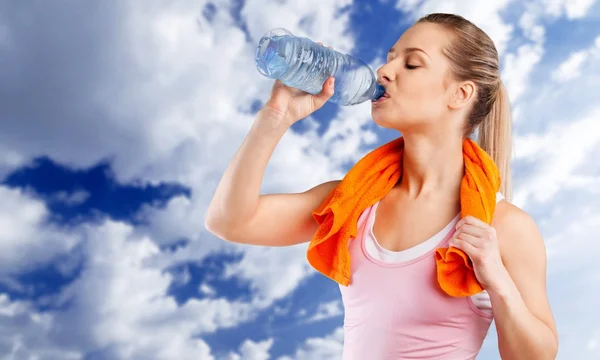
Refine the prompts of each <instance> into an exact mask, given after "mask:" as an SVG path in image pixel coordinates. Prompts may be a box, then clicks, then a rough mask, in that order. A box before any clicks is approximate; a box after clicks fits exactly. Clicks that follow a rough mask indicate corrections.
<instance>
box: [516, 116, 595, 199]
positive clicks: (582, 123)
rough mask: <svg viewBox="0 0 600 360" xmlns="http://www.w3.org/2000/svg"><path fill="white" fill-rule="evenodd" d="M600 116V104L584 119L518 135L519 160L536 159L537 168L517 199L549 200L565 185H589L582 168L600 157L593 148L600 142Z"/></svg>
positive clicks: (532, 160)
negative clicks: (599, 120)
mask: <svg viewBox="0 0 600 360" xmlns="http://www.w3.org/2000/svg"><path fill="white" fill-rule="evenodd" d="M599 118H600V109H598V108H597V109H594V110H592V111H589V112H588V113H587V114H586V115H585V116H583V117H582V118H580V119H573V120H572V121H571V122H561V123H553V124H552V125H551V126H550V128H549V130H548V131H547V132H546V133H542V134H537V133H529V134H523V135H517V136H516V138H515V147H516V148H517V149H518V151H517V158H516V159H515V160H518V161H524V162H533V163H535V165H534V166H535V170H534V172H533V173H532V174H530V175H529V176H527V177H526V178H524V179H522V181H521V182H520V183H519V184H518V185H519V186H518V189H516V191H515V197H514V201H513V202H514V203H515V204H518V205H520V206H524V205H525V204H526V203H527V201H528V198H529V197H530V196H531V197H533V199H532V200H535V201H537V202H541V203H546V202H548V201H550V200H551V199H553V198H554V196H555V194H556V193H557V192H558V191H559V190H560V189H562V188H565V187H566V188H573V187H575V188H580V187H582V186H585V185H588V184H589V181H585V179H586V178H587V176H586V174H585V173H582V171H584V170H585V164H587V163H589V162H590V161H593V159H594V158H596V154H595V152H593V150H594V149H596V150H598V146H599V145H600V131H598V130H600V127H599V126H598V119H599ZM596 152H597V151H596ZM595 176H597V174H596V175H595ZM596 179H597V178H596ZM582 180H584V181H582ZM596 181H597V180H596Z"/></svg>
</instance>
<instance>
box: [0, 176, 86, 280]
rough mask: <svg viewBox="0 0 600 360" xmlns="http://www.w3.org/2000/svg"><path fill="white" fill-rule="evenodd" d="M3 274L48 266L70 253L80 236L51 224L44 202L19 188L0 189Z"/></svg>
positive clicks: (0, 264) (0, 260)
mask: <svg viewBox="0 0 600 360" xmlns="http://www.w3.org/2000/svg"><path fill="white" fill-rule="evenodd" d="M0 199H2V201H1V202H0V274H3V275H8V274H15V273H19V272H21V271H25V270H29V269H32V268H34V267H36V266H41V265H44V264H47V263H48V262H49V261H51V260H53V259H54V258H55V257H56V256H57V255H59V254H63V253H67V252H69V251H70V250H71V249H73V248H74V247H75V245H77V243H78V242H79V235H78V234H77V233H74V232H66V231H63V230H62V229H60V228H58V227H57V226H55V225H52V224H50V223H48V216H49V215H50V213H49V211H48V209H47V208H46V206H45V205H44V203H43V202H42V201H40V200H37V199H34V198H33V197H31V196H30V195H28V194H26V193H24V192H23V191H21V190H18V189H10V188H7V187H5V186H0Z"/></svg>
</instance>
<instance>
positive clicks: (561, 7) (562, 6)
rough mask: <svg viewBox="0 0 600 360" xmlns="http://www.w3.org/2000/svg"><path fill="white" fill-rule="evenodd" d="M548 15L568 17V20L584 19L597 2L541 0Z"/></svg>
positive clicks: (587, 0)
mask: <svg viewBox="0 0 600 360" xmlns="http://www.w3.org/2000/svg"><path fill="white" fill-rule="evenodd" d="M540 2H541V3H542V4H543V5H544V8H545V9H546V13H547V14H549V15H552V16H555V17H559V16H562V15H566V17H567V18H568V19H578V18H583V17H585V16H586V15H587V14H588V11H589V10H590V9H591V8H592V6H593V5H594V3H595V2H596V0H541V1H540Z"/></svg>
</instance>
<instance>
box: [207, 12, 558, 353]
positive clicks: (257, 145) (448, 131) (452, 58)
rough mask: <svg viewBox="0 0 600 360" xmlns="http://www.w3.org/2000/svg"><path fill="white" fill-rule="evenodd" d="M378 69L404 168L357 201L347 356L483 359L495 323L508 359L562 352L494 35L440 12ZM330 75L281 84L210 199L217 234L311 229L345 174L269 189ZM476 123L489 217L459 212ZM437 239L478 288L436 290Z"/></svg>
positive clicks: (306, 232)
mask: <svg viewBox="0 0 600 360" xmlns="http://www.w3.org/2000/svg"><path fill="white" fill-rule="evenodd" d="M377 76H378V82H379V83H380V84H382V85H383V86H384V87H385V89H386V95H385V97H384V98H382V99H380V100H379V101H375V102H373V104H372V117H373V120H374V121H375V123H377V124H378V125H380V126H382V127H385V128H389V129H393V130H397V131H399V132H400V133H401V134H402V137H403V139H404V148H403V153H402V161H401V163H402V165H401V168H402V171H401V173H402V176H401V177H400V178H399V179H398V181H397V183H395V184H393V187H392V188H391V189H390V190H389V192H387V193H386V194H385V196H383V197H382V198H381V199H379V200H378V201H377V202H375V203H374V204H372V205H370V206H369V207H367V208H366V209H364V211H362V212H361V214H360V218H359V219H358V224H357V232H356V236H355V238H354V239H353V240H352V241H350V242H349V244H348V253H349V254H350V257H351V276H352V281H351V282H350V283H349V284H347V286H346V285H344V286H342V285H340V291H341V294H342V300H343V303H344V309H345V315H344V329H345V338H344V352H343V358H344V359H346V360H348V359H360V360H364V359H371V360H380V359H451V360H460V359H474V358H475V357H476V356H477V354H478V352H479V351H480V348H481V346H482V343H483V340H484V338H485V336H486V334H487V333H488V330H489V327H490V325H491V323H492V320H495V326H496V329H497V333H498V345H499V352H500V355H501V356H502V358H503V359H527V360H529V359H532V360H533V359H535V360H542V359H554V358H555V357H556V355H557V348H558V339H557V331H556V326H555V322H554V319H553V315H552V312H551V309H550V306H549V302H548V299H547V293H546V282H545V279H546V257H545V246H544V242H543V240H542V237H541V235H540V233H539V231H538V229H537V227H536V224H535V223H534V221H533V220H532V218H531V217H530V216H529V215H528V214H526V213H525V212H524V211H523V210H521V209H519V208H518V207H516V206H515V205H513V204H511V203H510V200H511V196H512V194H511V183H510V176H511V174H510V155H511V151H512V148H511V141H512V140H511V118H510V109H509V104H508V98H507V95H506V92H505V89H504V87H503V85H502V82H501V79H500V72H499V60H498V54H497V51H496V48H495V46H494V43H493V42H492V40H491V39H490V38H489V37H488V36H487V35H486V34H485V33H484V32H483V31H482V30H481V29H480V28H478V27H477V26H475V25H474V24H472V23H471V22H469V21H467V20H466V19H464V18H462V17H460V16H456V15H452V14H430V15H428V16H425V17H423V18H422V19H420V20H419V21H417V22H416V23H415V24H414V25H413V26H411V27H410V28H409V29H407V30H406V31H405V32H404V33H403V34H402V36H401V37H400V39H399V40H398V41H397V42H396V43H395V44H394V45H393V47H392V48H391V50H390V52H389V54H388V57H387V62H386V64H385V65H383V66H382V67H381V68H379V69H378V71H377ZM333 80H334V79H329V80H328V81H327V82H325V84H324V86H323V90H322V92H321V93H320V94H318V95H314V96H313V95H310V94H307V93H303V92H301V91H298V90H295V89H292V88H289V87H287V86H285V85H283V84H282V83H281V82H279V81H276V82H275V84H274V86H273V90H272V94H271V97H270V99H269V100H268V101H267V103H266V104H265V105H264V107H263V108H262V109H261V110H260V111H259V113H258V116H257V117H256V119H255V122H254V124H253V126H252V129H251V131H250V133H249V134H248V136H247V137H246V139H245V141H244V142H243V144H242V145H241V148H240V149H239V151H238V152H237V154H236V155H235V157H234V158H233V160H232V161H231V163H230V164H229V167H228V168H227V170H226V171H225V174H224V176H223V178H222V179H221V182H220V184H219V186H218V188H217V191H216V193H215V195H214V198H213V200H212V202H211V204H210V207H209V209H208V212H207V217H206V226H207V228H208V229H209V230H210V231H211V232H213V233H214V234H216V235H217V236H219V237H221V238H223V239H226V240H228V241H232V242H236V243H241V244H252V245H263V246H289V245H294V244H299V243H305V242H310V241H311V239H313V237H314V236H315V233H316V232H317V231H318V230H319V224H317V223H316V222H315V218H314V217H313V211H314V210H315V209H316V208H318V207H319V206H320V205H321V204H323V202H324V201H326V199H328V196H329V195H331V194H332V191H333V190H334V189H336V187H337V186H338V185H339V184H340V181H338V180H336V181H330V182H326V183H323V184H320V185H318V186H316V187H314V188H312V189H310V190H308V191H306V192H303V193H298V194H268V195H260V193H259V191H260V186H261V182H262V179H263V175H264V171H265V168H266V165H267V162H268V161H269V159H270V157H271V154H272V152H273V150H274V148H275V147H276V145H277V143H278V142H279V140H280V139H281V137H282V135H283V134H284V133H285V132H286V131H287V130H288V129H289V128H290V126H291V125H292V124H293V123H295V122H297V121H300V120H301V119H303V118H305V117H307V116H308V115H310V114H311V113H313V112H314V111H316V110H318V109H319V108H320V107H321V106H322V105H323V104H324V103H325V102H326V101H327V100H328V99H329V98H330V97H331V95H332V94H333V89H334V82H333ZM475 130H478V133H479V145H480V146H481V148H482V151H485V153H487V154H489V156H490V158H491V159H493V162H494V163H495V164H496V165H497V169H498V171H499V174H500V177H501V179H502V183H501V186H500V187H499V189H498V193H497V194H496V195H497V196H496V201H497V203H496V204H495V205H496V206H495V212H494V213H493V221H491V222H490V223H489V224H488V223H486V222H484V221H481V220H478V219H477V218H474V217H472V216H466V217H462V218H461V216H460V211H461V202H460V197H461V186H462V185H461V184H463V179H464V176H465V167H466V164H465V158H464V154H463V146H464V143H465V139H467V138H468V137H469V136H471V135H472V134H474V131H475ZM441 246H448V247H453V248H456V249H460V250H461V251H464V253H465V254H466V255H467V256H468V257H469V259H470V260H471V261H472V266H473V271H474V274H475V276H476V279H477V281H478V282H479V284H480V285H481V287H482V289H483V290H482V291H479V292H477V293H475V294H471V295H469V296H458V297H457V296H450V295H448V294H447V293H445V292H443V291H441V290H440V288H439V286H438V284H437V283H436V282H435V273H436V269H435V267H436V260H435V257H434V252H435V250H436V249H437V248H440V247H441Z"/></svg>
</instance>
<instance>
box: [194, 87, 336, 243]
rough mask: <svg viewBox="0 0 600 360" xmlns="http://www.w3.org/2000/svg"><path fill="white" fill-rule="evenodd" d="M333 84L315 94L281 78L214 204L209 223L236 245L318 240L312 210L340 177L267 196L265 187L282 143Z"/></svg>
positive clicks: (225, 173) (226, 176)
mask: <svg viewBox="0 0 600 360" xmlns="http://www.w3.org/2000/svg"><path fill="white" fill-rule="evenodd" d="M330 82H331V79H329V80H328V81H327V82H325V84H324V85H323V90H322V92H321V93H320V94H318V95H314V96H313V95H310V94H307V93H304V92H300V91H298V90H295V89H291V88H289V87H287V86H285V85H283V84H281V83H280V82H279V81H276V82H275V84H274V87H273V92H272V95H271V98H270V99H269V101H268V102H267V103H266V104H265V106H264V107H263V108H262V109H261V110H260V111H259V112H258V114H257V116H256V118H255V121H254V123H253V125H252V127H251V129H250V132H249V133H248V135H247V136H246V138H245V139H244V141H243V142H242V144H241V146H240V148H239V149H238V151H237V152H236V154H235V156H234V157H233V159H232V160H231V162H230V163H229V165H228V167H227V169H226V170H225V172H224V174H223V177H222V178H221V181H220V182H219V184H218V186H217V189H216V191H215V194H214V197H213V199H212V201H211V203H210V205H209V207H208V211H207V213H206V218H205V226H206V228H207V229H208V230H209V231H210V232H211V233H213V234H214V235H216V236H218V237H220V238H222V239H224V240H228V241H231V242H235V243H241V244H249V245H264V246H289V245H295V244H299V243H302V242H308V241H310V240H311V239H312V236H313V234H314V233H315V232H316V230H317V223H316V222H315V221H314V219H313V217H312V211H313V210H314V209H315V208H316V207H317V206H319V205H320V204H321V202H323V200H324V199H325V198H326V197H327V195H328V194H329V193H330V192H331V191H332V190H333V188H334V187H335V186H336V185H337V184H338V183H339V180H336V181H329V182H326V183H323V184H320V185H318V186H315V187H313V188H312V189H310V190H307V191H305V192H302V193H292V194H267V195H261V194H260V188H261V184H262V181H263V177H264V174H265V170H266V167H267V163H268V161H269V160H270V158H271V156H272V154H273V152H274V150H275V148H276V146H277V144H278V143H279V141H280V140H281V138H282V137H283V135H284V134H285V132H286V131H287V130H288V129H289V127H290V126H291V125H292V124H293V123H294V122H296V121H299V120H301V119H303V118H305V117H306V116H308V115H309V114H310V113H312V112H314V111H316V110H317V109H319V108H320V107H322V106H323V104H324V103H325V102H326V101H327V100H328V99H329V97H331V95H332V94H333V84H330ZM330 85H331V87H329V86H330Z"/></svg>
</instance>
